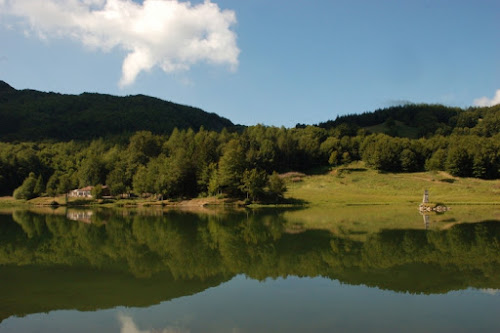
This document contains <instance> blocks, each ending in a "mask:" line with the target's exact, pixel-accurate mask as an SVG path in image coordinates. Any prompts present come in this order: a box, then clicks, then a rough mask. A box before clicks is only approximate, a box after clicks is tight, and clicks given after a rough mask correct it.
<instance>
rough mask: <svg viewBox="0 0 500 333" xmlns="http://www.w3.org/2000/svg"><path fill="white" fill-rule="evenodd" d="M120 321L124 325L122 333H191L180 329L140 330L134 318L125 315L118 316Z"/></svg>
mask: <svg viewBox="0 0 500 333" xmlns="http://www.w3.org/2000/svg"><path fill="white" fill-rule="evenodd" d="M118 320H119V321H120V323H121V324H122V327H121V329H120V333H152V332H157V333H186V332H189V331H186V330H183V329H178V328H170V327H167V328H164V329H160V330H156V329H155V330H140V329H139V328H137V325H136V324H135V323H134V320H133V318H132V317H130V316H127V315H124V314H118Z"/></svg>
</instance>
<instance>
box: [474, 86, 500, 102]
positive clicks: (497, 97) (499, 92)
mask: <svg viewBox="0 0 500 333" xmlns="http://www.w3.org/2000/svg"><path fill="white" fill-rule="evenodd" d="M497 104H500V89H498V90H497V91H496V92H495V96H493V98H488V97H481V98H476V99H475V100H474V105H475V106H493V105H497Z"/></svg>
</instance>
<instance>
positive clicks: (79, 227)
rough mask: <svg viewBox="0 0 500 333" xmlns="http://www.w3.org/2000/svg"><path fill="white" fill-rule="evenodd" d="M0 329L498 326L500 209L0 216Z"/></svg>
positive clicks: (408, 329) (455, 328)
mask: <svg viewBox="0 0 500 333" xmlns="http://www.w3.org/2000/svg"><path fill="white" fill-rule="evenodd" d="M0 295H1V296H0V332H123V333H134V332H141V333H146V332H151V333H153V332H164V333H167V332H168V333H173V332H363V331H370V332H392V331H394V332H403V331H404V332H500V209H499V208H498V206H487V207H478V208H477V209H475V210H474V209H472V210H471V209H465V208H460V207H459V208H457V209H454V210H452V211H451V212H447V213H446V214H443V215H429V216H427V217H423V216H421V215H419V213H418V211H417V210H416V208H415V207H402V208H401V207H398V208H397V209H395V208H391V207H374V206H368V207H350V208H346V207H343V208H339V209H337V210H331V211H321V210H314V209H311V210H294V211H283V210H267V209H266V210H261V211H243V212H234V211H199V212H186V211H167V210H157V209H152V208H151V209H147V210H146V209H145V210H111V209H108V210H65V209H62V208H59V209H57V210H54V211H53V210H50V209H46V210H38V211H26V210H17V211H11V212H9V211H4V212H3V213H2V214H0Z"/></svg>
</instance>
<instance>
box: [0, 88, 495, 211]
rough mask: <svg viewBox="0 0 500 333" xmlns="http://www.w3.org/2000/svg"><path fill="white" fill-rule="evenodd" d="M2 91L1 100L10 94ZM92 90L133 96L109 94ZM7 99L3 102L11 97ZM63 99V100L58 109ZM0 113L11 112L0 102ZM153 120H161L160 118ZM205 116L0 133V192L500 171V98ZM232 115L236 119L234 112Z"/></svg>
mask: <svg viewBox="0 0 500 333" xmlns="http://www.w3.org/2000/svg"><path fill="white" fill-rule="evenodd" d="M2 89H3V90H4V91H5V90H7V91H10V90H13V89H12V88H5V87H4V88H2ZM16 93H17V92H16V91H15V92H14V94H16ZM27 94H34V95H36V94H42V97H41V100H45V99H47V98H48V99H50V98H53V99H54V100H58V99H59V98H60V99H61V100H66V98H68V101H69V100H72V98H73V97H75V96H72V97H68V96H65V95H58V94H48V96H52V97H50V98H49V97H47V94H45V93H38V92H27ZM7 95H8V93H7ZM0 96H3V97H2V98H4V99H5V96H6V94H3V95H0ZM43 96H45V97H43ZM81 96H86V95H85V94H84V95H81ZM81 96H80V97H81ZM77 97H78V96H77ZM93 97H95V98H96V99H98V100H99V99H100V100H105V99H106V98H109V99H110V100H113V101H127V100H128V99H127V98H118V97H110V96H105V95H93ZM134 98H138V100H137V101H136V102H135V103H136V104H134V103H132V101H133V100H134ZM35 100H37V99H36V98H35V99H33V98H28V101H26V104H27V105H31V106H32V105H36V103H35V102H34V101H35ZM141 100H143V101H148V100H149V98H146V97H131V99H130V102H131V105H132V106H130V110H135V109H136V108H138V109H140V110H149V108H150V105H149V104H148V102H145V103H141V102H140V101H141ZM72 101H73V102H72V103H74V108H76V109H78V108H82V107H83V106H81V105H80V103H83V100H80V102H78V101H79V100H78V99H74V100H72ZM155 101H157V103H167V102H161V101H159V100H155ZM4 102H5V101H4ZM7 102H8V101H7ZM68 103H69V102H68ZM112 104H113V103H111V104H110V105H112ZM1 105H2V108H3V107H4V106H5V105H6V104H1ZM7 105H8V103H7ZM101 105H102V107H103V111H102V114H101V113H99V116H97V115H95V116H94V118H88V120H87V121H88V122H87V126H86V127H85V128H87V127H93V126H96V128H100V129H99V130H97V131H93V130H89V133H92V135H90V134H89V137H93V136H94V135H97V133H102V134H109V133H113V132H108V131H107V130H105V129H106V128H108V125H107V124H106V125H105V126H104V127H102V126H101V125H102V124H103V123H105V122H106V119H108V118H107V116H106V115H110V117H111V115H113V114H118V113H119V112H115V113H113V112H112V111H111V110H112V108H108V106H109V105H108V104H106V103H104V104H100V103H97V102H96V104H93V106H92V109H93V110H94V111H95V112H98V111H97V110H100V109H99V108H100V106H101ZM66 106H68V105H66ZM66 106H65V104H64V103H62V102H61V107H60V108H59V109H58V110H59V111H58V112H62V111H61V110H63V109H65V107H66ZM28 109H29V108H28ZM42 109H43V108H42ZM76 109H70V110H73V111H71V112H69V111H68V112H66V113H64V114H65V115H66V116H68V117H69V115H72V114H76V115H75V116H74V117H75V124H76V123H78V122H79V121H81V119H79V118H78V114H79V113H78V111H74V110H76ZM189 110H191V109H185V110H184V111H186V112H187V113H186V114H185V116H186V117H188V118H189V117H191V116H189V112H188V111H189ZM45 111H46V109H45ZM45 111H44V112H42V113H41V114H45V113H46V112H45ZM184 111H182V112H184ZM16 112H21V111H16ZM16 112H14V113H16ZM54 112H55V111H54ZM86 112H87V111H85V112H82V113H86ZM99 112H100V111H99ZM131 112H132V111H131ZM182 112H179V114H180V113H182ZM200 112H202V111H200ZM21 113H22V112H21ZM139 113H140V112H139ZM0 114H2V115H3V114H7V113H4V112H3V109H2V112H0ZM55 114H57V112H55ZM96 114H97V113H96ZM120 114H121V113H120ZM130 114H133V112H132V113H130ZM203 114H204V115H206V114H205V113H203ZM54 117H56V116H54ZM124 117H127V116H124ZM214 117H216V116H214ZM44 119H45V118H40V119H39V120H38V122H39V124H40V128H42V129H44V128H45V127H44V126H51V125H50V124H51V122H50V121H47V120H44ZM54 119H58V118H57V117H56V118H54ZM62 119H65V118H64V117H63V118H62ZM129 120H130V119H129ZM61 121H62V120H61ZM107 121H110V120H109V119H108V120H107ZM130 121H131V122H134V121H133V120H130ZM380 122H382V123H380ZM0 123H1V124H2V125H1V126H3V128H7V127H8V128H10V124H7V123H6V122H5V121H2V122H0ZM155 123H158V125H157V126H163V125H162V124H161V121H158V122H155ZM200 123H205V121H204V120H200V122H199V123H196V122H194V123H191V124H187V125H186V127H187V128H184V129H182V128H180V129H177V128H173V129H172V130H171V131H170V130H168V129H167V127H168V126H171V124H170V123H168V124H166V125H165V126H167V127H165V129H164V131H159V130H158V127H153V128H147V129H148V130H147V131H146V130H144V131H135V130H134V127H127V128H126V131H125V132H120V133H121V135H120V136H115V137H113V136H106V137H105V138H102V137H100V138H94V139H88V140H83V139H81V135H80V134H78V133H84V132H85V131H84V130H82V131H83V132H79V131H78V130H75V131H72V130H71V129H68V133H72V132H75V133H74V137H73V136H70V137H69V138H70V139H71V140H66V141H64V140H59V141H54V140H52V141H47V140H34V139H33V140H27V141H24V142H0V195H11V194H13V193H14V196H15V197H16V198H24V199H29V198H33V197H36V196H40V195H49V196H54V195H57V194H62V193H66V192H67V191H69V190H71V189H74V188H78V187H84V186H89V185H98V184H101V185H107V186H108V187H109V189H110V190H111V194H112V195H118V194H121V193H127V192H131V191H132V192H134V193H136V194H142V193H152V194H161V195H163V197H164V198H179V197H196V196H206V195H217V194H219V195H226V196H230V197H241V198H245V197H246V198H248V199H251V200H271V201H276V200H280V199H281V198H282V196H283V192H284V191H285V190H286V188H285V184H284V182H283V179H282V177H280V176H279V175H278V174H282V173H285V172H288V171H305V172H307V171H310V170H312V169H317V168H322V167H335V166H338V165H342V164H348V163H350V162H352V161H358V160H362V161H364V162H365V163H366V165H367V166H369V167H372V168H374V169H376V170H379V171H381V172H417V171H425V170H445V171H448V172H449V173H451V174H452V175H453V176H459V177H477V178H482V179H497V178H499V177H500V105H497V106H493V107H485V108H470V109H467V110H462V109H457V108H448V107H444V106H437V105H405V106H400V107H393V108H389V109H384V110H378V111H375V112H373V113H365V114H362V115H358V116H355V115H350V116H343V117H338V118H337V119H336V120H335V121H331V122H327V123H323V124H319V125H316V126H297V127H296V128H284V127H271V126H264V125H256V126H250V127H239V128H238V130H234V127H233V128H232V129H231V130H228V129H227V128H224V129H222V126H224V123H223V122H222V123H219V125H220V126H219V127H217V126H207V127H205V126H201V127H200V126H198V125H199V124H200ZM228 124H231V123H230V122H229V121H228ZM208 125H209V124H208ZM13 128H16V127H15V126H13ZM22 128H23V130H19V131H17V132H16V131H14V132H12V133H13V134H12V135H13V137H16V135H18V134H19V135H21V133H23V131H24V125H23V127H22ZM36 128H38V127H36ZM47 128H48V127H47ZM47 128H45V129H44V130H47ZM410 129H411V130H410ZM116 133H118V132H116ZM126 133H129V134H128V135H127V134H126ZM405 133H406V134H408V133H410V134H412V135H404V134H405ZM23 135H24V134H23ZM35 137H36V136H35Z"/></svg>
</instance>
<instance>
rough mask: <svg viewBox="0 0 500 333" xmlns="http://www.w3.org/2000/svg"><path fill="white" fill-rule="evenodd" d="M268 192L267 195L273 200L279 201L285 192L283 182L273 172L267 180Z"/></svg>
mask: <svg viewBox="0 0 500 333" xmlns="http://www.w3.org/2000/svg"><path fill="white" fill-rule="evenodd" d="M268 191H269V195H270V196H271V198H272V199H274V200H281V199H282V198H283V194H285V192H286V184H285V181H284V180H283V179H282V178H281V177H280V176H279V175H278V173H277V172H273V174H272V175H271V176H269V179H268Z"/></svg>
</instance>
